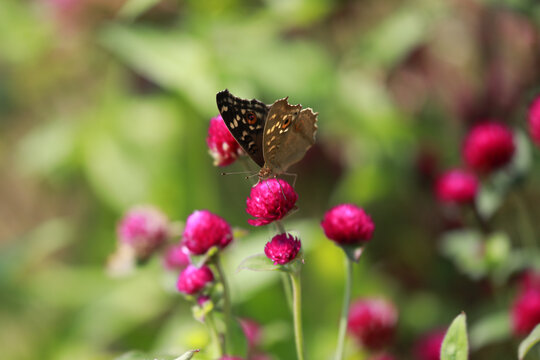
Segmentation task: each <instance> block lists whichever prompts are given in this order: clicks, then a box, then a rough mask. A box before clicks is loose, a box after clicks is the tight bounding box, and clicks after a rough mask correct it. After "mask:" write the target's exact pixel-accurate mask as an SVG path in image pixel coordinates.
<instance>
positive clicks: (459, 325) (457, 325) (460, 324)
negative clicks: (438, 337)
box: [441, 313, 469, 360]
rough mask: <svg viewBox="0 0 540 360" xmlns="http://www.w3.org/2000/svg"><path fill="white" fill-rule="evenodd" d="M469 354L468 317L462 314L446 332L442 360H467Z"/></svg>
mask: <svg viewBox="0 0 540 360" xmlns="http://www.w3.org/2000/svg"><path fill="white" fill-rule="evenodd" d="M468 354H469V344H468V341H467V324H466V316H465V313H461V314H459V315H458V316H457V317H456V318H455V319H454V321H452V324H451V325H450V327H449V328H448V331H447V332H446V335H445V337H444V340H443V343H442V345H441V360H467V358H468Z"/></svg>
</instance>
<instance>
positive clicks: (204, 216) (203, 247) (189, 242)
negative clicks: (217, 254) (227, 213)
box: [182, 210, 233, 255]
mask: <svg viewBox="0 0 540 360" xmlns="http://www.w3.org/2000/svg"><path fill="white" fill-rule="evenodd" d="M182 237H183V242H184V244H185V245H186V247H187V248H188V250H189V251H190V252H191V253H193V254H195V255H201V254H204V253H206V252H207V251H208V249H210V248H211V247H212V246H217V247H219V248H220V249H223V248H225V247H226V246H227V245H229V243H230V242H231V241H232V238H233V235H232V230H231V227H230V225H229V224H228V223H227V222H226V221H225V220H224V219H223V218H221V217H220V216H218V215H215V214H213V213H211V212H210V211H208V210H196V211H194V212H193V213H192V214H191V215H189V217H188V218H187V221H186V227H185V228H184V233H183V235H182Z"/></svg>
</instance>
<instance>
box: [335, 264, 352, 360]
mask: <svg viewBox="0 0 540 360" xmlns="http://www.w3.org/2000/svg"><path fill="white" fill-rule="evenodd" d="M352 278H353V262H352V260H351V259H349V257H348V256H347V255H345V294H344V295H343V307H342V308H341V317H340V319H339V332H338V344H337V348H336V357H335V360H342V359H343V353H344V351H345V335H346V334H347V322H348V320H349V307H350V302H351V289H352Z"/></svg>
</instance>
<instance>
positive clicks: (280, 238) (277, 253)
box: [264, 233, 302, 265]
mask: <svg viewBox="0 0 540 360" xmlns="http://www.w3.org/2000/svg"><path fill="white" fill-rule="evenodd" d="M301 246H302V244H301V243H300V240H298V239H297V238H295V237H294V236H292V235H290V234H286V233H285V234H279V235H276V236H274V237H273V238H272V240H270V241H269V242H267V243H266V246H265V247H264V253H265V255H266V257H268V258H269V259H270V260H272V261H273V262H274V265H278V264H279V265H285V264H287V263H289V262H291V261H292V260H294V258H296V255H298V252H299V251H300V247H301Z"/></svg>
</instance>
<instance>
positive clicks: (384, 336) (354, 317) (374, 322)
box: [348, 298, 398, 350]
mask: <svg viewBox="0 0 540 360" xmlns="http://www.w3.org/2000/svg"><path fill="white" fill-rule="evenodd" d="M397 319H398V312H397V309H396V308H395V306H394V305H393V304H392V303H390V302H389V301H387V300H384V299H379V298H367V299H359V300H357V301H355V302H353V303H352V305H351V307H350V310H349V322H348V330H349V333H350V334H351V335H353V336H354V337H355V338H356V340H358V341H359V342H360V343H361V344H362V346H364V347H365V348H367V349H370V350H380V349H382V348H384V347H385V346H387V345H388V344H389V343H390V342H391V341H392V338H393V336H394V332H395V330H396V324H397Z"/></svg>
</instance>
